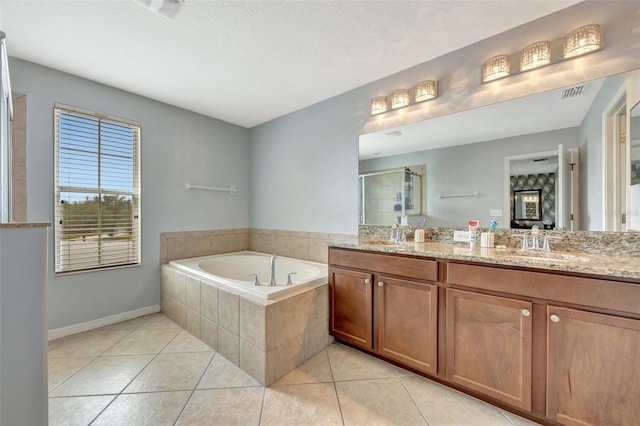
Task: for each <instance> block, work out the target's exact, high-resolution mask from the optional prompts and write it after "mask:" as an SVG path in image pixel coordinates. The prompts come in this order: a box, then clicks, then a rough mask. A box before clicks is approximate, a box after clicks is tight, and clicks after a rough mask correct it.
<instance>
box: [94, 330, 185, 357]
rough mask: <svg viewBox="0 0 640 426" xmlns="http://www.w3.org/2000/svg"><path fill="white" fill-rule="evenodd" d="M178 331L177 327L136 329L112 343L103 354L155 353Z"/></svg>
mask: <svg viewBox="0 0 640 426" xmlns="http://www.w3.org/2000/svg"><path fill="white" fill-rule="evenodd" d="M178 333H180V329H179V328H170V329H157V330H156V329H154V330H148V329H138V330H134V331H132V332H131V333H130V334H129V335H128V336H127V337H125V338H124V339H122V340H121V341H119V342H118V343H116V344H115V345H113V346H112V347H111V348H110V349H109V350H108V351H106V352H105V353H104V355H139V354H157V353H159V352H160V351H162V349H164V347H165V346H167V344H168V343H169V342H170V341H171V340H173V338H174V337H176V336H177V335H178Z"/></svg>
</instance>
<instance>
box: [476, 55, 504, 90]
mask: <svg viewBox="0 0 640 426" xmlns="http://www.w3.org/2000/svg"><path fill="white" fill-rule="evenodd" d="M510 73H511V63H510V58H509V55H498V56H494V57H492V58H489V59H487V60H486V61H485V63H484V65H483V66H482V82H483V83H486V82H487V81H493V80H497V79H499V78H502V77H506V76H508V75H509V74H510Z"/></svg>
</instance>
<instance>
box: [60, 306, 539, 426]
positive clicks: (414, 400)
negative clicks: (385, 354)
mask: <svg viewBox="0 0 640 426" xmlns="http://www.w3.org/2000/svg"><path fill="white" fill-rule="evenodd" d="M147 330H148V331H152V330H165V331H170V332H175V333H176V334H175V337H173V338H171V339H168V340H166V342H165V345H164V346H162V347H160V348H159V347H158V346H157V344H156V343H157V341H158V340H157V337H154V338H150V339H146V340H147V341H148V342H149V346H148V347H147V348H146V349H145V348H144V347H143V348H142V352H145V353H147V354H146V355H118V356H113V355H108V354H106V351H110V350H112V349H113V347H114V346H116V345H118V343H120V342H121V341H123V340H125V339H127V338H128V337H130V335H131V334H133V333H136V335H137V336H139V337H140V336H142V335H144V334H145V332H146V331H147ZM154 336H155V335H154ZM129 340H131V339H129ZM96 342H103V344H102V345H101V346H100V350H96V348H95V343H96ZM107 342H110V343H111V345H112V346H109V343H107ZM49 347H50V349H51V351H50V353H49V378H50V383H49V424H50V425H70V424H79V425H80V424H82V425H88V424H91V425H114V424H127V425H128V424H135V425H154V426H156V425H179V426H180V425H187V424H191V425H210V424H245V425H256V426H258V425H290V424H331V425H345V424H412V425H414V424H415V425H419V424H425V425H426V424H430V425H437V424H440V425H468V424H474V425H492V426H515V425H519V426H531V425H535V423H532V422H530V421H528V420H526V419H523V418H521V417H518V416H516V415H514V414H511V413H508V412H505V411H503V410H500V409H498V408H496V407H493V406H492V405H489V404H486V403H484V402H482V401H479V400H477V399H475V398H472V397H469V396H467V395H464V394H462V393H459V392H457V391H455V390H452V389H449V388H447V387H444V386H442V385H440V384H438V383H435V382H432V381H430V380H428V379H425V378H423V377H420V376H416V375H414V374H412V373H410V372H408V371H406V370H403V369H400V368H397V367H394V366H392V365H391V364H388V363H386V362H384V361H381V360H379V359H377V358H374V357H371V356H369V355H366V354H364V353H362V352H359V351H356V350H353V349H351V348H348V347H346V346H342V345H339V344H332V345H330V346H328V347H327V348H325V349H323V350H321V351H320V352H318V354H317V355H315V356H314V357H312V358H310V359H309V360H308V361H306V362H305V363H304V364H302V365H300V366H299V367H297V368H295V369H294V370H292V371H291V372H289V373H288V374H286V375H285V376H284V377H282V378H281V379H280V380H278V381H277V382H275V383H274V384H272V385H271V386H269V387H263V386H261V385H260V384H259V383H258V382H256V381H255V380H254V379H253V378H251V377H250V376H249V375H248V374H247V373H245V372H244V371H242V370H241V369H240V368H239V367H237V366H236V365H234V364H233V363H231V362H230V361H229V360H227V359H226V358H225V357H224V356H222V355H221V354H220V353H219V352H216V351H215V350H214V349H213V348H211V347H208V346H207V345H205V344H204V343H202V342H201V341H199V340H198V339H196V338H195V337H193V336H192V335H191V334H189V333H188V332H187V331H186V330H182V329H181V328H180V327H178V325H177V324H175V323H174V322H172V321H170V320H169V319H168V318H167V317H165V316H164V315H162V314H153V315H149V316H145V317H141V318H136V319H134V320H130V321H125V322H122V323H119V324H114V325H111V326H108V327H103V328H101V329H98V330H93V331H89V332H85V333H81V334H77V335H74V336H68V337H64V338H62V339H58V340H53V341H51V342H49ZM74 353H75V354H74Z"/></svg>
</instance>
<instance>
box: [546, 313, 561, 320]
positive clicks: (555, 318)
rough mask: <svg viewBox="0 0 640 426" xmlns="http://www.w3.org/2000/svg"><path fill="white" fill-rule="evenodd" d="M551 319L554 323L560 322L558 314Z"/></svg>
mask: <svg viewBox="0 0 640 426" xmlns="http://www.w3.org/2000/svg"><path fill="white" fill-rule="evenodd" d="M549 319H550V320H551V321H553V322H560V317H559V316H557V315H556V314H553V315H551V316H550V317H549Z"/></svg>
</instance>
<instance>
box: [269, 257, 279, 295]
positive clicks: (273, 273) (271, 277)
mask: <svg viewBox="0 0 640 426" xmlns="http://www.w3.org/2000/svg"><path fill="white" fill-rule="evenodd" d="M276 257H278V256H277V255H276V254H275V253H273V254H272V255H271V263H270V264H269V270H270V273H269V283H268V284H267V285H269V286H271V287H273V286H275V285H276Z"/></svg>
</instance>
